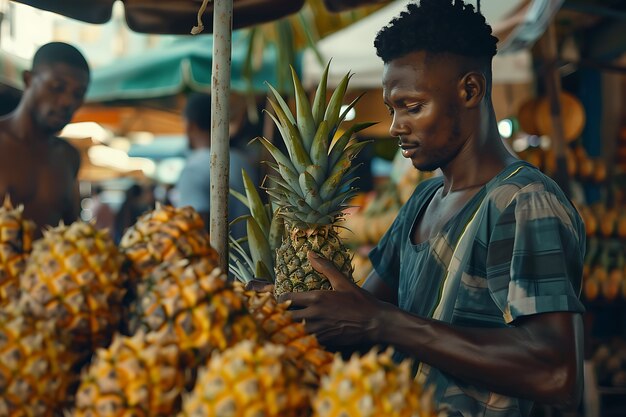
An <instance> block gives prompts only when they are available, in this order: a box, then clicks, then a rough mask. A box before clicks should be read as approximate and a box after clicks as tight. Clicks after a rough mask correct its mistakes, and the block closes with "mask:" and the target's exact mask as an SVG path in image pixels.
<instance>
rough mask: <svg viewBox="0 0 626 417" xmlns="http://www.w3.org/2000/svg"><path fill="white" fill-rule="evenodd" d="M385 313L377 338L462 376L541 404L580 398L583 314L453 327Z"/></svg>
mask: <svg viewBox="0 0 626 417" xmlns="http://www.w3.org/2000/svg"><path fill="white" fill-rule="evenodd" d="M381 317H382V318H381V319H380V320H378V322H377V326H376V329H377V330H376V335H375V339H376V340H375V341H374V342H375V343H380V344H383V345H387V344H388V345H392V346H395V347H396V348H397V349H399V350H401V351H403V352H405V353H407V354H411V355H413V356H414V357H416V358H418V359H419V360H421V361H423V362H424V363H427V364H429V365H431V366H432V367H434V368H437V369H439V370H441V371H443V372H446V373H448V374H451V375H453V376H455V377H457V378H458V379H460V380H463V381H465V382H468V383H470V384H473V385H477V386H481V387H484V388H486V389H489V390H491V391H494V392H497V393H500V394H503V395H509V396H513V397H521V398H528V399H532V400H535V401H538V402H541V403H547V404H555V405H561V406H570V405H575V404H577V402H578V397H579V396H580V385H581V380H582V376H581V375H582V373H581V369H580V368H581V367H582V365H580V358H582V351H581V350H582V348H581V343H579V342H578V341H579V340H581V338H582V321H581V318H580V315H579V314H571V313H549V314H544V315H541V317H540V316H535V317H532V318H531V319H530V320H528V321H527V323H525V324H524V325H521V326H518V327H511V328H501V329H484V328H465V327H458V326H451V325H448V324H445V323H442V322H438V321H434V320H426V319H423V318H420V317H416V316H414V315H411V314H409V313H406V312H404V311H401V310H398V309H395V308H391V307H390V308H389V309H387V311H385V312H384V313H383V314H382V315H381ZM539 320H542V323H539V322H538V321H539Z"/></svg>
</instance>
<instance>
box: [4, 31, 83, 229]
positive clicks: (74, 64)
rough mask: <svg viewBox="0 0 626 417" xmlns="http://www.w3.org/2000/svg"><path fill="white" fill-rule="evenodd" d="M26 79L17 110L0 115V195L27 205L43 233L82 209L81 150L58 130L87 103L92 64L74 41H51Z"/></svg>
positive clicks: (35, 59)
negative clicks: (68, 42) (80, 181)
mask: <svg viewBox="0 0 626 417" xmlns="http://www.w3.org/2000/svg"><path fill="white" fill-rule="evenodd" d="M23 78H24V93H23V96H22V99H21V101H20V103H19V105H18V107H17V109H16V110H15V111H13V112H12V113H10V114H9V115H7V116H6V117H4V118H2V119H0V197H1V198H4V196H5V195H7V194H8V195H9V196H10V197H11V200H12V201H13V203H14V204H23V205H24V215H25V216H26V217H27V218H30V219H32V220H33V221H34V222H35V223H36V224H37V226H38V229H39V231H38V233H39V235H41V228H42V227H44V226H48V225H50V226H56V225H57V224H58V223H59V221H60V220H63V221H64V222H65V223H71V222H73V221H74V220H76V219H77V217H78V214H79V212H80V207H79V192H78V182H77V179H76V177H77V174H78V169H79V167H80V155H79V153H78V151H77V150H76V149H75V148H73V147H72V146H71V145H70V144H69V143H67V142H66V141H64V140H62V139H60V138H58V137H57V136H56V135H57V133H58V132H59V131H60V130H61V129H63V127H65V125H67V124H68V123H69V122H70V120H71V119H72V117H73V115H74V112H76V110H77V109H78V108H79V107H80V106H81V105H82V104H83V99H84V97H85V93H86V91H87V86H88V84H89V65H88V64H87V61H86V60H85V58H84V57H83V56H82V55H81V53H80V52H79V51H78V50H77V49H76V48H74V47H73V46H70V45H67V44H64V43H59V42H53V43H49V44H46V45H44V46H42V47H41V48H40V49H39V50H38V51H37V52H36V54H35V56H34V58H33V65H32V69H31V70H30V71H25V72H24V75H23Z"/></svg>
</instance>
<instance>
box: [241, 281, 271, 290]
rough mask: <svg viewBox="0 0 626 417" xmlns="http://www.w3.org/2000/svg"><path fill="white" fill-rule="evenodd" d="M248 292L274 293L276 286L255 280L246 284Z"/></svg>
mask: <svg viewBox="0 0 626 417" xmlns="http://www.w3.org/2000/svg"><path fill="white" fill-rule="evenodd" d="M246 290H249V291H256V292H271V293H273V292H274V285H273V284H270V283H269V282H267V281H263V280H260V279H253V280H252V281H250V282H248V283H247V284H246Z"/></svg>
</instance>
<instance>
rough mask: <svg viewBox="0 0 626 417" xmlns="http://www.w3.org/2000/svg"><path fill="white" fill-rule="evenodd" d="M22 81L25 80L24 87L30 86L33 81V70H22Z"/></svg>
mask: <svg viewBox="0 0 626 417" xmlns="http://www.w3.org/2000/svg"><path fill="white" fill-rule="evenodd" d="M22 81H24V87H30V83H31V82H32V81H33V72H32V71H29V70H25V71H24V72H22Z"/></svg>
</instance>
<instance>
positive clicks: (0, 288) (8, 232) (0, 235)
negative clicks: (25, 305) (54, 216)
mask: <svg viewBox="0 0 626 417" xmlns="http://www.w3.org/2000/svg"><path fill="white" fill-rule="evenodd" d="M23 212H24V207H22V206H19V207H17V208H13V205H12V204H11V200H10V199H9V197H8V196H7V197H5V199H4V204H3V205H2V207H0V306H4V305H6V304H7V303H9V302H10V301H15V300H16V299H17V298H18V294H19V288H20V284H19V276H20V275H21V274H22V273H23V272H24V268H25V266H26V258H27V257H28V255H29V254H30V251H31V249H32V243H33V237H34V232H35V227H36V226H35V223H34V222H32V221H30V220H25V219H24V217H23Z"/></svg>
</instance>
